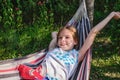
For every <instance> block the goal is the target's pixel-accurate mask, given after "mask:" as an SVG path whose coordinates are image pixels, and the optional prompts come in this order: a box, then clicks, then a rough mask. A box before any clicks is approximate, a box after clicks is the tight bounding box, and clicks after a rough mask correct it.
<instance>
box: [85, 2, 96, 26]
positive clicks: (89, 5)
mask: <svg viewBox="0 0 120 80" xmlns="http://www.w3.org/2000/svg"><path fill="white" fill-rule="evenodd" d="M94 1H95V0H86V7H87V12H88V17H89V19H90V23H91V27H93V18H94V16H93V14H94Z"/></svg>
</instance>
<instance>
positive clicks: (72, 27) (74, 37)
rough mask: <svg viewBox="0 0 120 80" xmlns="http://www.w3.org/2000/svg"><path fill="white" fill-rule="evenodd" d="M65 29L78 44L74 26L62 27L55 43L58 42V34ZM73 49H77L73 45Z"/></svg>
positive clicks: (76, 46)
mask: <svg viewBox="0 0 120 80" xmlns="http://www.w3.org/2000/svg"><path fill="white" fill-rule="evenodd" d="M65 29H67V30H69V31H70V32H71V34H72V37H73V39H74V40H75V41H76V43H77V44H79V38H78V32H77V30H76V28H75V27H74V26H65V27H62V28H61V29H60V30H59V32H58V34H57V42H58V38H59V35H60V33H61V32H62V31H63V30H65ZM75 48H78V45H75Z"/></svg>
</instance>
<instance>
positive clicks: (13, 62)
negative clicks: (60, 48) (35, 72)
mask: <svg viewBox="0 0 120 80" xmlns="http://www.w3.org/2000/svg"><path fill="white" fill-rule="evenodd" d="M66 25H67V26H69V25H74V26H75V27H76V29H77V30H78V34H79V35H80V44H79V48H81V46H82V45H83V43H84V41H85V38H86V37H87V35H88V33H89V31H90V21H89V18H88V16H87V11H86V5H85V0H82V2H81V5H80V6H79V8H78V10H77V12H76V13H75V15H74V16H73V17H72V19H71V20H70V21H69V22H68V23H67V24H66ZM46 53H47V52H46V51H44V52H43V51H40V52H36V53H34V54H30V55H27V56H24V57H22V58H17V59H8V60H3V61H0V80H20V79H21V77H20V76H19V72H18V70H17V66H18V65H19V64H26V65H28V66H30V67H33V68H36V67H37V66H39V65H40V64H41V62H42V61H43V59H44V57H45V55H46ZM91 54H92V53H91V49H88V51H87V52H86V55H85V57H84V59H83V61H82V62H81V63H79V65H78V67H77V68H76V70H75V71H74V74H73V75H72V76H71V78H70V79H69V80H89V74H90V62H91Z"/></svg>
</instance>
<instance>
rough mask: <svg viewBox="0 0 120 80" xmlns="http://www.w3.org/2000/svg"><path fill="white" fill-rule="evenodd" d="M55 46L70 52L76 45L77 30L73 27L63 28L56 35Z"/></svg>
mask: <svg viewBox="0 0 120 80" xmlns="http://www.w3.org/2000/svg"><path fill="white" fill-rule="evenodd" d="M57 44H58V46H59V47H60V48H62V49H63V50H71V49H73V48H74V47H76V46H77V44H78V35H77V30H76V29H75V28H74V27H73V26H69V27H63V28H61V29H60V30H59V32H58V35H57Z"/></svg>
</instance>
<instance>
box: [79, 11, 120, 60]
mask: <svg viewBox="0 0 120 80" xmlns="http://www.w3.org/2000/svg"><path fill="white" fill-rule="evenodd" d="M112 18H114V19H119V18H120V12H111V13H110V14H109V15H108V16H107V17H106V18H105V19H104V20H102V21H101V22H100V23H98V24H97V25H96V26H95V27H93V28H92V29H91V31H90V33H89V34H88V37H87V38H86V40H85V42H84V44H83V46H82V47H81V49H80V51H79V53H80V56H79V62H80V61H81V60H82V59H83V58H84V55H85V53H86V51H87V50H88V49H89V48H90V47H91V45H92V44H93V41H94V39H95V37H96V35H97V33H98V32H99V31H100V30H102V29H103V28H104V27H105V25H106V24H107V23H108V22H109V21H110V20H111V19H112Z"/></svg>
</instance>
